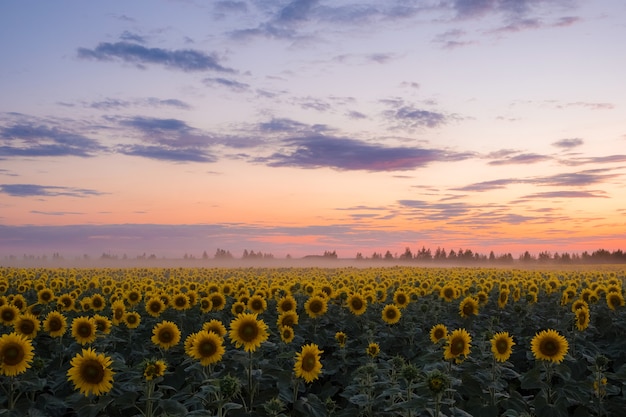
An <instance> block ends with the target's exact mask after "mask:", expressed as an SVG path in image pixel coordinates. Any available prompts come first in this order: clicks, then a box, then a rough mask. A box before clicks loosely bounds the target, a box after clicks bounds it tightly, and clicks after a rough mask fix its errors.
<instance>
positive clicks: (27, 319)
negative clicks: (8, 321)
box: [13, 313, 41, 339]
mask: <svg viewBox="0 0 626 417" xmlns="http://www.w3.org/2000/svg"><path fill="white" fill-rule="evenodd" d="M13 327H14V328H15V332H16V333H18V334H21V335H22V336H26V337H27V338H29V339H34V338H35V336H37V332H38V331H39V329H40V328H41V323H40V322H39V319H38V318H37V317H36V316H34V315H32V314H29V313H24V314H21V315H20V316H19V317H18V318H17V320H16V321H15V322H14V323H13Z"/></svg>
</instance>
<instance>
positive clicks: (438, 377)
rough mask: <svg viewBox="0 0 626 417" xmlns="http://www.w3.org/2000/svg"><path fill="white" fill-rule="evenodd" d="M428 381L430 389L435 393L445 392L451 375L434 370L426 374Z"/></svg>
mask: <svg viewBox="0 0 626 417" xmlns="http://www.w3.org/2000/svg"><path fill="white" fill-rule="evenodd" d="M426 383H427V385H428V389H429V390H430V391H431V392H432V393H433V394H439V393H441V392H443V391H444V390H445V389H446V388H448V386H449V385H450V379H449V377H448V376H447V375H446V374H444V373H443V372H441V371H439V370H437V369H436V370H434V371H432V372H429V373H428V375H426Z"/></svg>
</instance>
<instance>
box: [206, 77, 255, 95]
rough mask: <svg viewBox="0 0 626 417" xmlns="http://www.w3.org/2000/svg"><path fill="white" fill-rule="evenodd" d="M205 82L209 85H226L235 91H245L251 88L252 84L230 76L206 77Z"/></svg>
mask: <svg viewBox="0 0 626 417" xmlns="http://www.w3.org/2000/svg"><path fill="white" fill-rule="evenodd" d="M203 82H204V83H205V84H206V85H209V86H221V87H226V88H228V89H229V90H232V91H235V92H243V91H248V90H249V89H250V84H246V83H242V82H239V81H236V80H232V79H229V78H221V77H215V78H205V79H204V80H203Z"/></svg>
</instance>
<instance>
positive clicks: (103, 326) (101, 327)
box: [96, 320, 107, 332]
mask: <svg viewBox="0 0 626 417" xmlns="http://www.w3.org/2000/svg"><path fill="white" fill-rule="evenodd" d="M106 329H107V324H106V322H105V321H104V320H96V330H99V331H101V332H103V331H105V330H106Z"/></svg>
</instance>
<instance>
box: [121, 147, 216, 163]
mask: <svg viewBox="0 0 626 417" xmlns="http://www.w3.org/2000/svg"><path fill="white" fill-rule="evenodd" d="M117 151H118V152H120V153H123V154H124V155H130V156H140V157H143V158H150V159H158V160H161V161H172V162H216V161H217V157H215V156H214V155H211V154H210V153H208V152H207V151H204V150H201V149H197V148H191V147H189V148H175V147H171V146H155V145H152V146H149V145H148V146H147V145H120V146H119V147H118V148H117Z"/></svg>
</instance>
